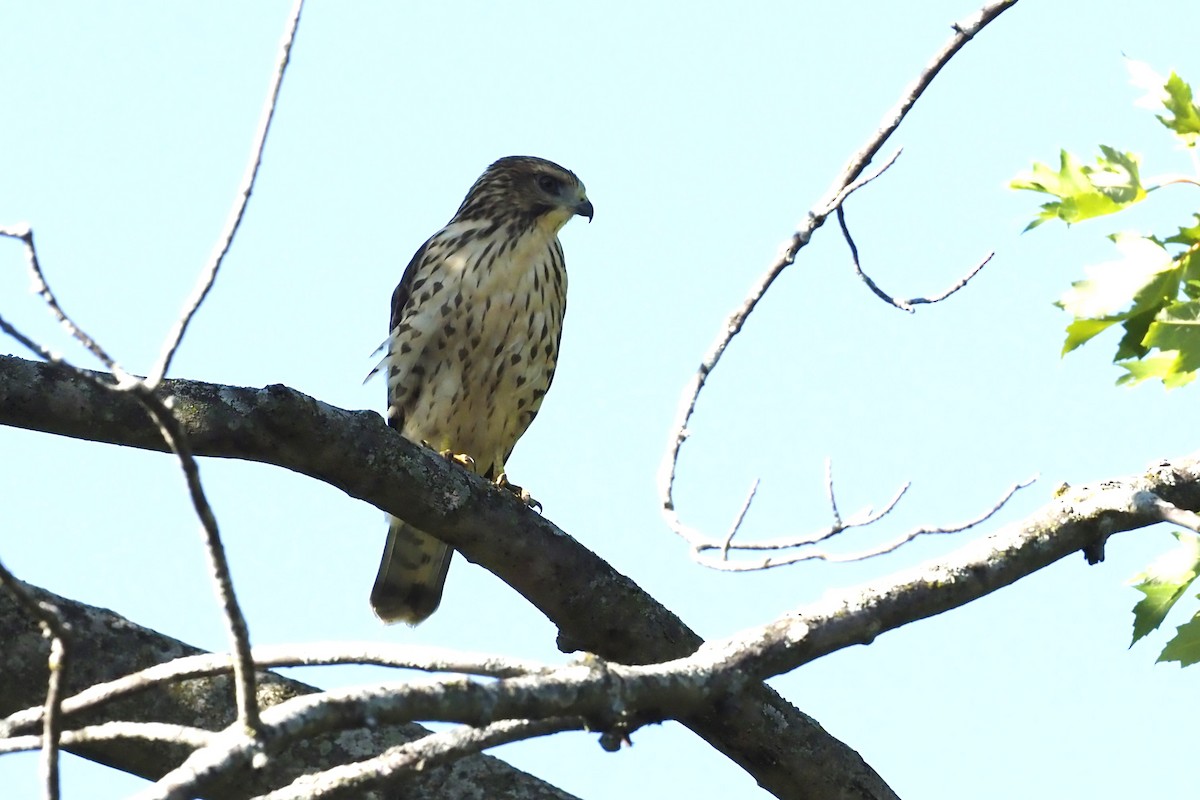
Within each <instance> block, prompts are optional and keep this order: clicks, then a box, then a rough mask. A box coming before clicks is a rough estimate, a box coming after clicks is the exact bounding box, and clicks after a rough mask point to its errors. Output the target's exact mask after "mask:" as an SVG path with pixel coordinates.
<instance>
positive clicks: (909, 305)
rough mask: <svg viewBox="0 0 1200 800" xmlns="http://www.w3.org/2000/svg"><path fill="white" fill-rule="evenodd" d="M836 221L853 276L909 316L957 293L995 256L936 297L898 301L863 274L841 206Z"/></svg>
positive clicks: (991, 254) (990, 255)
mask: <svg viewBox="0 0 1200 800" xmlns="http://www.w3.org/2000/svg"><path fill="white" fill-rule="evenodd" d="M837 220H838V225H839V226H840V227H841V229H842V238H844V239H845V240H846V244H847V246H849V248H850V263H851V265H853V267H854V274H855V275H857V276H858V278H859V280H861V281H862V282H863V283H865V284H866V285H867V288H868V289H870V290H871V291H872V292H874V293H875V296H876V297H878V298H879V299H880V300H883V302H885V303H887V304H888V305H890V306H895V307H896V308H898V309H900V310H901V311H907V312H909V313H910V314H912V313H914V312H916V309H915V308H913V306H919V305H923V304H928V303H940V302H941V301H943V300H945V299H946V298H947V297H949V296H950V295H952V294H954V293H955V292H957V291H958V290H959V289H961V288H963V287H964V286H966V285H967V282H968V281H970V280H971V278H974V277H975V276H976V275H978V274H979V272H980V270H982V269H983V268H984V267H986V266H987V265H988V262H989V261H991V260H992V257H993V256H994V255H996V254H995V253H988V254H987V255H986V256H984V259H983V261H980V262H979V263H978V264H976V265H975V266H974V267H972V268H971V270H970V271H969V272H968V273H967V274H966V275H964V276H963V277H961V278H959V279H958V281H957V282H956V283H954V284H953V285H951V286H950V288H949V289H946V290H945V291H944V292H942V293H941V294H937V295H933V296H926V297H911V298H909V299H908V300H900V299H898V298H896V297H893V296H892V295H890V294H888V293H887V292H885V291H884V290H883V289H880V288H879V285H878V284H877V283H875V281H873V280H872V279H871V276H870V275H868V274H867V273H865V272H863V268H862V263H861V262H860V261H859V259H858V245H856V244H855V243H854V237H853V236H851V235H850V228H849V226H848V225H847V224H846V209H845V207H843V206H838V207H837Z"/></svg>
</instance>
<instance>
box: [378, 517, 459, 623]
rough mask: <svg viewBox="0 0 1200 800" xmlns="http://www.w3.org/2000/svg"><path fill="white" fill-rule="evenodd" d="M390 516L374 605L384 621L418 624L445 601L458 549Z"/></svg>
mask: <svg viewBox="0 0 1200 800" xmlns="http://www.w3.org/2000/svg"><path fill="white" fill-rule="evenodd" d="M388 519H389V520H390V522H391V525H390V527H389V528H388V538H387V545H386V546H385V547H384V550H383V560H382V562H381V563H380V564H379V574H378V575H376V576H375V586H374V588H372V589H371V608H373V609H374V610H375V615H376V616H377V617H379V618H380V619H381V620H383V621H384V622H389V623H390V622H406V623H408V624H409V625H416V624H417V623H419V622H422V621H423V620H425V619H426V618H427V617H428V616H429V615H430V614H432V613H433V612H434V611H436V610H437V607H438V604H439V603H440V602H441V601H442V587H443V586H444V585H445V583H446V573H447V571H449V569H450V558H451V556H453V555H454V550H452V549H451V548H450V547H449V546H448V545H446V544H443V543H442V542H441V541H439V540H437V539H435V538H434V537H432V536H430V535H429V534H427V533H424V532H423V531H419V530H417V529H416V528H414V527H413V526H411V525H409V524H408V523H407V522H403V521H401V520H399V519H396V518H395V517H389V518H388Z"/></svg>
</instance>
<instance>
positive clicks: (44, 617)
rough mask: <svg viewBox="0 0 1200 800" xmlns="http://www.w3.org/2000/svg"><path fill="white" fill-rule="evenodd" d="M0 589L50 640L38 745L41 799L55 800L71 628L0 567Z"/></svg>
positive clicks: (50, 605)
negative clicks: (40, 753)
mask: <svg viewBox="0 0 1200 800" xmlns="http://www.w3.org/2000/svg"><path fill="white" fill-rule="evenodd" d="M0 586H3V587H4V588H6V589H8V591H9V593H11V594H12V596H13V597H15V598H16V600H17V603H18V604H19V605H20V606H21V607H22V608H24V609H25V610H26V611H27V612H29V615H30V616H31V617H33V618H34V619H35V620H37V623H38V625H39V626H40V627H41V629H42V634H43V635H44V636H46V637H47V638H48V639H50V656H49V658H48V659H47V670H48V672H49V678H48V679H47V681H46V702H45V704H44V705H43V706H42V735H41V742H40V746H41V748H42V758H41V773H42V786H43V791H42V797H43V798H45V800H58V797H59V781H58V751H59V744H60V738H61V736H62V695H63V686H64V684H65V683H66V674H67V668H68V667H69V665H70V651H69V649H68V648H67V636H68V634H70V632H71V626H70V624H69V623H68V622H67V621H66V620H65V619H64V618H63V616H62V613H61V612H60V611H59V610H58V608H56V607H55V606H54V605H52V604H50V603H45V602H38V601H37V600H34V599H33V598H32V597H30V595H29V593H28V592H27V591H25V587H24V585H22V583H21V582H20V581H19V580H17V578H16V576H15V575H13V574H12V573H11V572H9V571H8V568H7V567H5V566H4V565H3V564H0Z"/></svg>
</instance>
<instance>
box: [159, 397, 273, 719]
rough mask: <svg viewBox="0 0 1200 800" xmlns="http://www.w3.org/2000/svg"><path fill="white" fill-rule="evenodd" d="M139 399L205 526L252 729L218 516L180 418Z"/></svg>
mask: <svg viewBox="0 0 1200 800" xmlns="http://www.w3.org/2000/svg"><path fill="white" fill-rule="evenodd" d="M135 394H136V395H137V397H138V399H139V400H141V401H142V407H143V408H145V409H146V413H148V414H149V415H150V418H151V419H153V420H154V423H155V424H156V425H158V429H159V431H160V432H161V433H162V436H163V439H164V440H165V441H166V443H167V445H168V446H169V447H170V448H171V450H172V452H174V453H175V455H176V457H177V458H178V459H179V464H180V466H181V467H182V468H183V475H184V479H185V480H186V481H187V487H188V494H189V495H190V496H191V498H192V507H193V508H195V510H196V516H197V517H199V518H200V525H201V527H202V528H203V530H204V550H205V553H206V554H207V556H208V567H209V570H210V571H211V574H212V579H213V585H214V587H215V588H216V590H217V598H218V599H219V600H220V601H221V610H222V611H223V612H224V619H225V626H226V631H227V632H228V633H229V638H230V640H231V641H232V643H233V654H234V662H233V675H234V685H235V686H236V694H237V706H238V717H239V719H240V720H241V721H242V723H243V724H244V725H245V726H246V727H247V728H250V729H251V730H256V729H257V728H258V726H259V719H258V698H257V694H256V687H255V675H254V660H253V658H252V657H251V655H250V630H249V627H248V626H247V625H246V617H245V615H243V614H242V609H241V607H240V606H239V605H238V601H237V595H236V593H235V592H234V589H233V576H232V575H231V574H230V571H229V560H228V559H227V558H226V557H225V548H224V545H222V544H221V534H220V531H219V530H218V528H217V518H216V515H215V514H213V511H212V506H210V505H209V504H208V498H207V497H206V496H205V494H204V486H203V484H201V482H200V467H199V465H198V464H197V463H196V459H195V457H194V456H193V455H192V448H191V445H190V444H189V443H188V440H187V436H186V435H184V433H183V428H182V426H181V425H180V424H179V420H178V419H176V418H175V415H174V414H172V413H171V410H170V409H168V408H167V407H166V405H165V404H164V403H162V402H161V401H160V400H158V398H157V397H154V396H153V395H150V394H149V393H148V392H147V391H145V390H144V389H142V390H141V391H138V392H136V393H135Z"/></svg>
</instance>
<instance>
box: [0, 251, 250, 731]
mask: <svg viewBox="0 0 1200 800" xmlns="http://www.w3.org/2000/svg"><path fill="white" fill-rule="evenodd" d="M17 234H18V235H13V232H12V231H9V232H8V233H7V234H5V235H9V236H11V238H17V239H20V240H21V241H23V242H24V243H25V246H26V249H27V250H28V251H29V253H30V255H29V262H30V265H31V266H30V269H31V271H32V272H33V280H34V285H35V288H38V293H39V294H40V295H41V296H42V298H43V299H45V300H46V302H47V303H51V304H52V307H51V310H52V311H53V313H54V314H55V315H56V316H57V317H59V319H60V320H61V321H62V323H63V325H65V326H66V327H67V329H68V330H70V331H74V332H75V336H76V338H77V339H78V340H79V341H81V342H82V343H84V344H85V345H87V346H88V347H89V349H91V350H92V351H93V352H94V353H105V351H104V349H103V348H101V347H100V345H99V344H97V343H96V342H94V341H93V340H92V339H91V338H90V337H88V336H87V334H85V333H83V330H82V328H80V326H79V325H77V324H76V323H75V322H74V320H72V319H71V318H70V317H69V316H67V314H66V313H65V312H64V311H63V310H62V308H61V307H60V306H59V305H58V303H57V301H56V300H55V295H54V292H53V290H51V288H50V286H49V283H48V281H47V280H46V278H45V275H44V274H43V273H42V271H41V267H40V265H39V260H38V257H37V249H36V247H35V245H34V242H33V234H32V232H30V231H29V230H28V228H26V230H25V232H24V234H21V233H20V232H19V231H18V232H17ZM0 329H2V330H4V332H5V333H8V334H9V335H11V336H13V337H14V338H16V339H17V340H18V341H19V342H21V344H23V345H25V346H26V347H28V348H29V349H31V350H33V352H35V353H37V354H38V355H41V356H42V357H43V358H46V359H47V360H48V361H52V362H53V363H57V364H64V365H65V366H67V367H69V368H70V369H71V370H72V372H73V373H74V374H75V375H77V376H79V377H81V378H83V379H84V380H87V381H89V382H91V383H93V384H95V385H98V386H101V387H103V388H104V389H107V390H109V391H117V392H126V393H128V394H130V395H131V396H133V397H134V398H136V399H137V401H138V403H139V404H140V405H141V406H142V408H143V409H144V410H145V412H146V414H147V415H148V416H149V417H150V418H151V419H152V420H153V421H154V423H155V425H157V427H158V429H159V432H160V433H161V434H162V437H163V440H164V441H165V442H166V443H167V446H168V447H170V449H171V451H172V452H173V453H174V454H175V456H176V457H177V458H178V459H179V463H180V466H181V467H182V468H183V473H184V477H185V480H186V481H187V486H188V492H189V494H190V496H191V498H192V505H193V506H194V507H195V509H196V514H197V516H198V517H199V518H200V522H201V526H202V528H203V530H204V534H205V550H206V552H207V554H208V559H209V565H210V568H211V570H212V573H213V576H214V581H215V585H216V588H217V595H218V597H219V598H220V600H221V605H222V608H223V610H224V611H225V620H226V624H227V627H228V629H229V633H230V639H231V641H232V645H233V652H234V653H235V655H236V658H237V661H236V664H235V668H234V676H235V684H236V686H237V700H238V716H239V718H241V719H242V720H243V721H244V723H245V724H246V725H247V727H249V728H252V729H253V728H256V727H257V725H258V705H257V699H256V696H255V685H254V668H253V665H252V664H251V662H250V660H249V656H250V636H249V631H248V628H247V626H246V619H245V617H244V616H243V615H242V613H241V609H240V608H239V607H238V603H237V597H236V595H235V594H234V591H233V581H232V578H231V577H230V573H229V563H228V561H227V559H226V558H225V551H224V548H223V547H222V545H221V538H220V532H219V530H218V528H217V520H216V516H215V515H214V514H213V512H212V508H211V506H209V504H208V499H207V498H206V497H205V494H204V487H203V485H202V484H201V482H200V472H199V467H198V466H197V464H196V460H195V458H194V457H193V456H192V452H191V446H190V445H189V444H188V441H187V437H186V436H185V435H184V433H183V428H182V426H181V424H180V423H179V420H178V419H176V418H175V416H174V414H173V413H172V411H171V409H170V408H169V407H168V405H167V401H164V400H163V399H162V398H159V397H157V396H156V395H155V394H154V393H153V390H152V389H151V388H150V387H149V386H148V384H147V383H146V382H144V381H142V380H140V379H138V378H136V377H134V376H131V375H128V374H127V373H124V372H114V376H115V377H116V378H117V380H118V382H117V383H115V384H113V383H108V382H106V381H103V380H101V379H99V378H97V377H96V376H95V375H93V374H92V373H90V372H87V371H85V370H81V369H79V368H78V367H75V366H74V365H71V364H67V362H65V361H64V360H63V359H62V358H61V357H60V356H57V355H56V354H53V353H50V352H49V351H48V350H47V349H46V348H45V347H43V346H41V345H40V344H38V343H37V342H34V341H33V340H31V339H30V338H29V337H27V336H25V335H24V334H22V333H21V332H20V331H18V330H16V328H14V327H13V326H12V325H10V324H8V323H7V322H6V321H4V320H3V319H0ZM104 358H108V356H107V354H106V353H105V355H104ZM109 361H110V362H111V361H112V359H111V358H109ZM113 366H114V369H118V368H117V367H116V365H115V364H114V365H113Z"/></svg>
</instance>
